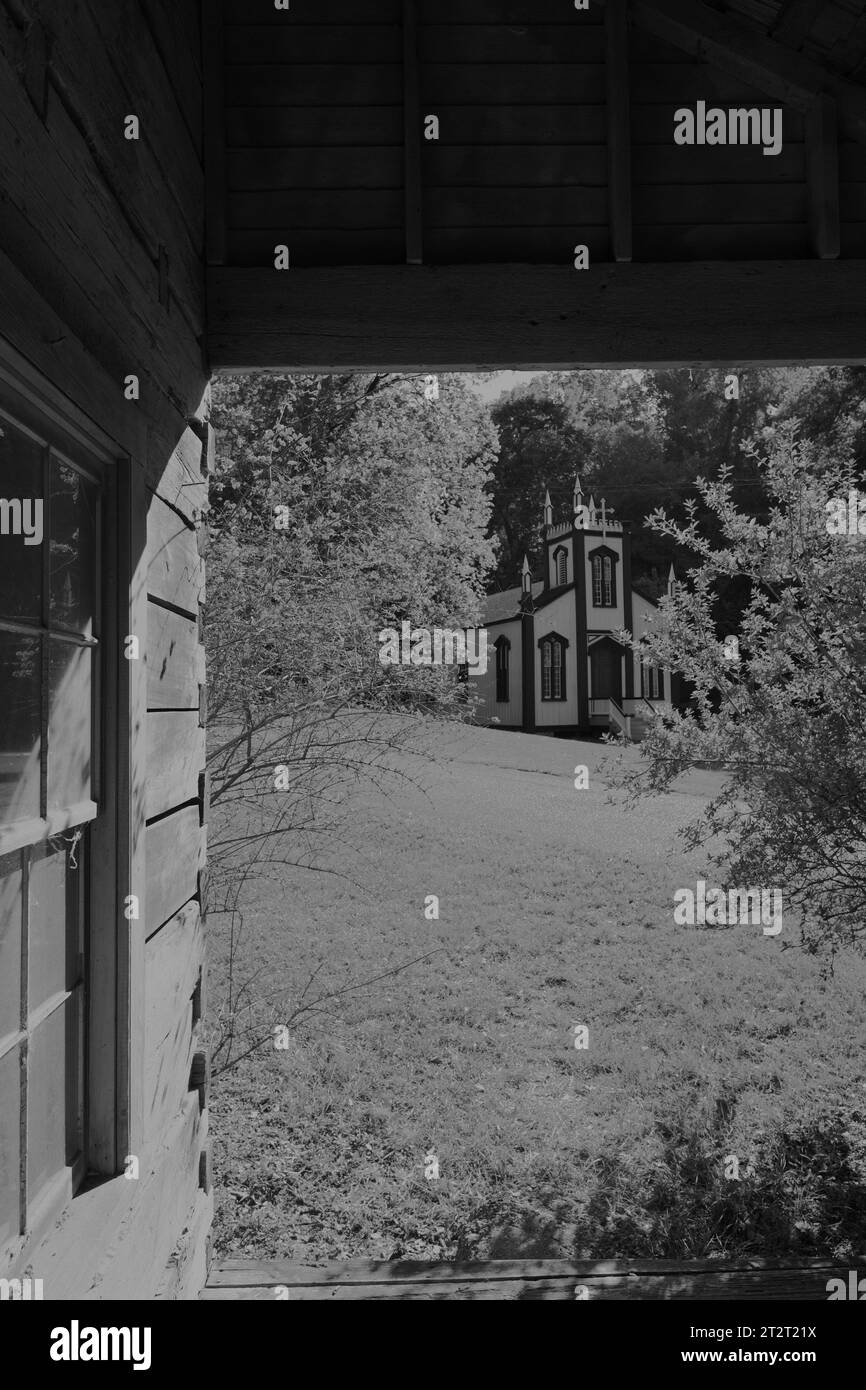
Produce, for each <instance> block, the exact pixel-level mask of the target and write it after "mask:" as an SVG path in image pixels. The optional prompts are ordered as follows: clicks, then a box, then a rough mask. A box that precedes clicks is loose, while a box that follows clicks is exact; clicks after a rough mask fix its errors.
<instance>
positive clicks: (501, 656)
mask: <svg viewBox="0 0 866 1390" xmlns="http://www.w3.org/2000/svg"><path fill="white" fill-rule="evenodd" d="M510 659H511V643H510V642H509V640H508V638H507V637H499V638H497V641H496V703H497V704H499V705H507V704H508V666H509V661H510Z"/></svg>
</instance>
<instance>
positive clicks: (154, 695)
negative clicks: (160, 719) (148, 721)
mask: <svg viewBox="0 0 866 1390" xmlns="http://www.w3.org/2000/svg"><path fill="white" fill-rule="evenodd" d="M203 684H204V651H203V649H202V646H201V644H200V642H199V638H198V626H197V624H196V623H195V622H194V621H193V620H192V619H190V618H188V617H185V616H183V615H182V614H179V613H173V612H172V611H171V609H169V608H161V607H160V606H159V605H158V604H155V603H151V604H148V623H147V705H148V709H186V710H189V709H195V710H198V708H199V688H200V686H201V685H203Z"/></svg>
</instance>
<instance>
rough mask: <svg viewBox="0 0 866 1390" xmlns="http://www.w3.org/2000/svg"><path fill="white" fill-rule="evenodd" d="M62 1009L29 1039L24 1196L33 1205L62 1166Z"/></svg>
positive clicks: (64, 1055) (64, 1053)
mask: <svg viewBox="0 0 866 1390" xmlns="http://www.w3.org/2000/svg"><path fill="white" fill-rule="evenodd" d="M66 1009H67V1006H66V1005H65V1004H61V1006H60V1008H59V1009H55V1010H54V1013H53V1014H50V1015H49V1017H48V1018H46V1019H45V1022H44V1023H40V1025H39V1027H38V1028H37V1029H36V1031H35V1033H34V1034H33V1035H32V1037H31V1039H30V1056H29V1059H28V1078H27V1198H28V1205H29V1206H31V1207H32V1206H33V1204H34V1202H36V1201H37V1200H38V1199H39V1195H40V1193H41V1192H42V1190H43V1188H44V1187H45V1186H46V1184H47V1183H49V1182H51V1180H52V1178H55V1177H56V1176H57V1174H58V1173H59V1172H60V1171H61V1169H63V1168H65V1167H66V1067H67V1051H66V1050H67V1035H66Z"/></svg>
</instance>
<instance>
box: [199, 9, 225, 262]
mask: <svg viewBox="0 0 866 1390" xmlns="http://www.w3.org/2000/svg"><path fill="white" fill-rule="evenodd" d="M201 8H202V25H203V33H202V48H203V53H202V58H203V66H204V111H205V122H204V130H205V135H204V167H205V248H206V252H205V254H206V259H207V263H208V265H224V264H225V262H226V248H227V240H228V235H227V230H226V208H227V204H228V183H227V179H226V133H225V70H224V62H225V43H224V36H223V20H222V10H223V7H222V4H209V5H202V7H201Z"/></svg>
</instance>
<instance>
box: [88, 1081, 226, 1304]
mask: <svg viewBox="0 0 866 1390" xmlns="http://www.w3.org/2000/svg"><path fill="white" fill-rule="evenodd" d="M206 1128H207V1126H206V1117H202V1116H201V1114H200V1113H199V1108H198V1100H197V1098H196V1097H195V1096H190V1097H188V1099H187V1100H186V1101H185V1102H184V1105H183V1108H182V1110H181V1112H180V1114H178V1116H177V1117H176V1119H175V1120H174V1122H173V1123H172V1124H171V1126H170V1127H169V1128H168V1129H167V1130H164V1131H163V1133H162V1135H161V1136H160V1142H159V1144H158V1145H154V1146H152V1148H151V1149H150V1150H149V1153H150V1154H151V1155H152V1157H146V1156H143V1157H145V1162H144V1163H143V1164H142V1173H141V1176H140V1178H139V1180H138V1182H137V1183H132V1182H130V1183H128V1184H127V1186H129V1187H132V1188H134V1189H137V1191H136V1192H135V1196H134V1200H133V1204H132V1206H131V1207H130V1208H129V1209H128V1210H127V1211H126V1212H125V1213H124V1215H123V1218H122V1220H120V1221H111V1222H109V1223H107V1224H106V1225H105V1226H104V1228H103V1229H102V1231H101V1241H102V1250H103V1255H102V1259H101V1260H100V1262H99V1267H98V1270H97V1273H96V1275H95V1277H94V1280H93V1284H92V1286H91V1289H89V1290H88V1291H87V1292H86V1293H82V1294H79V1293H78V1292H76V1294H75V1297H83V1298H97V1299H123V1300H125V1299H147V1298H152V1297H153V1296H154V1294H155V1293H156V1291H157V1289H158V1288H159V1286H160V1283H161V1281H162V1279H163V1278H164V1275H165V1268H166V1265H167V1264H168V1262H169V1259H170V1258H171V1252H172V1250H173V1249H174V1247H175V1245H176V1243H177V1238H178V1232H179V1231H182V1230H183V1227H184V1225H185V1224H186V1221H187V1219H188V1217H189V1215H190V1214H191V1213H192V1212H193V1210H194V1208H195V1203H196V1200H197V1196H198V1191H199V1187H198V1155H199V1151H200V1149H201V1145H202V1142H203V1139H204V1136H205V1134H206ZM121 1181H123V1179H121ZM73 1287H74V1288H76V1289H77V1288H78V1287H80V1284H79V1285H73ZM67 1296H68V1295H67Z"/></svg>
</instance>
